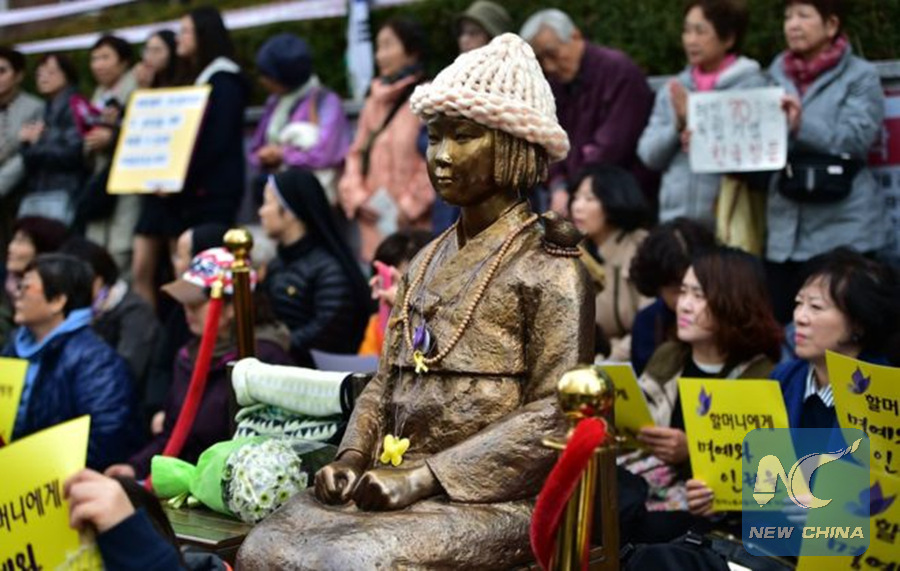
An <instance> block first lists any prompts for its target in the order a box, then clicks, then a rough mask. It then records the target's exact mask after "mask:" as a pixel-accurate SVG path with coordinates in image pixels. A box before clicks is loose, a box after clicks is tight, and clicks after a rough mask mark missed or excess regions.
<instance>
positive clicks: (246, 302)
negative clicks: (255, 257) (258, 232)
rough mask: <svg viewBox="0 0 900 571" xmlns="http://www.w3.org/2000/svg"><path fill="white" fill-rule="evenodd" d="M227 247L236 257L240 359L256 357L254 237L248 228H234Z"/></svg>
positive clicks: (235, 288) (236, 311)
mask: <svg viewBox="0 0 900 571" xmlns="http://www.w3.org/2000/svg"><path fill="white" fill-rule="evenodd" d="M224 240H225V247H226V248H228V250H229V251H230V252H231V254H232V255H233V256H234V265H233V266H231V272H232V275H233V276H234V300H233V303H234V315H235V325H236V326H237V343H238V358H239V359H244V358H246V357H254V356H255V355H256V337H255V336H254V334H253V321H254V319H253V317H254V316H253V292H252V290H251V289H250V250H252V249H253V235H252V234H250V231H249V230H247V229H246V228H232V229H231V230H229V231H228V232H226V233H225V239H224Z"/></svg>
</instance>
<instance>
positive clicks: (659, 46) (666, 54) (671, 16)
mask: <svg viewBox="0 0 900 571" xmlns="http://www.w3.org/2000/svg"><path fill="white" fill-rule="evenodd" d="M470 2H471V0H423V1H422V2H418V3H414V4H409V5H404V6H399V7H394V8H384V9H378V10H374V11H373V13H372V29H373V37H374V34H375V30H377V27H378V26H379V25H380V24H381V23H382V22H384V21H385V20H387V19H388V18H390V17H392V16H401V15H402V16H409V17H412V18H414V19H416V20H418V21H419V22H420V23H422V24H423V26H425V28H426V29H427V30H428V31H429V41H430V49H431V53H430V54H429V58H428V69H429V72H430V73H431V74H434V73H437V72H438V71H439V70H440V69H441V68H442V67H444V66H445V65H447V64H448V63H450V62H451V61H452V60H453V58H454V57H455V55H456V49H457V48H456V40H455V38H454V34H453V19H454V15H455V14H458V13H459V12H461V11H463V10H465V8H466V7H467V6H468V5H469V4H470ZM501 2H502V0H501ZM254 3H255V4H264V3H266V2H260V1H256V2H248V1H247V0H243V1H241V0H221V1H219V2H216V3H215V4H216V5H217V6H218V7H219V8H220V9H223V10H225V9H228V8H234V7H238V6H241V7H243V6H247V5H249V4H254ZM502 3H503V4H504V5H505V6H506V7H507V10H509V12H510V14H511V16H512V17H513V20H514V22H515V25H516V27H517V28H518V26H520V25H521V24H522V23H523V22H524V21H525V19H526V18H527V17H528V16H529V15H530V14H532V13H533V12H534V11H536V10H538V9H541V8H547V7H557V8H561V9H563V10H566V11H567V12H568V13H569V14H570V15H571V16H572V18H573V19H574V20H575V22H576V24H577V25H578V26H579V27H580V28H581V30H582V31H583V33H584V34H585V36H586V37H587V38H589V39H590V40H592V41H595V42H597V43H600V44H604V45H608V46H612V47H616V48H618V49H621V50H623V51H625V52H626V53H628V54H629V55H630V56H631V57H632V58H633V59H634V60H635V61H636V62H637V63H638V65H640V66H641V67H642V68H643V69H644V70H645V72H646V73H647V74H648V75H664V74H671V73H675V72H677V71H678V70H680V69H681V68H682V67H683V66H684V54H683V52H682V49H681V21H682V6H683V4H682V2H681V0H568V1H562V0H513V1H507V2H502ZM192 4H193V3H187V5H184V4H183V3H181V2H167V1H160V0H154V1H146V2H138V3H136V4H131V5H125V6H121V7H117V8H112V9H108V10H105V11H103V12H102V13H101V14H99V15H95V16H84V17H81V18H70V19H68V20H66V21H63V22H61V23H60V24H59V25H54V26H53V27H52V28H51V29H49V30H48V31H47V32H49V33H47V32H45V33H43V34H40V33H30V34H26V35H22V34H18V35H17V36H15V35H9V36H7V35H6V34H4V35H5V36H7V37H5V38H4V40H3V41H7V42H18V41H24V40H26V39H28V40H30V39H39V38H41V37H59V36H64V35H70V34H77V33H86V32H91V31H97V30H103V29H109V28H112V27H118V26H127V25H135V24H142V23H143V24H146V23H150V22H154V21H164V20H167V19H173V18H177V17H179V16H180V15H182V14H184V13H185V12H186V11H187V10H188V9H189V8H190V6H191V5H192ZM845 4H847V5H848V7H849V13H848V15H847V18H846V30H847V33H848V35H849V36H850V39H851V42H852V44H853V47H854V50H855V51H856V53H857V54H860V55H863V56H864V57H866V58H868V59H870V60H885V59H898V58H900V0H845ZM197 5H199V3H198V4H197ZM748 5H749V6H750V11H751V21H750V30H749V33H748V35H747V38H746V39H745V42H744V53H745V54H746V55H748V56H750V57H752V58H755V59H757V60H759V61H760V63H762V64H763V65H764V66H766V65H768V63H769V62H770V61H771V60H772V58H773V57H774V56H775V54H777V53H778V52H779V51H780V50H782V49H783V46H784V38H783V34H782V19H783V12H784V9H783V5H784V4H783V0H748ZM346 26H347V23H346V19H345V18H331V19H325V20H313V21H303V22H288V23H283V24H277V25H272V26H264V27H259V28H253V29H248V30H240V31H237V32H235V33H234V34H233V37H234V40H235V44H236V46H237V49H238V52H239V54H240V58H239V59H240V60H241V62H240V63H242V64H243V65H244V67H245V69H246V70H247V72H248V73H249V74H250V75H251V76H252V75H253V73H254V71H255V70H254V66H253V60H254V55H255V53H256V50H257V49H258V48H259V47H260V46H261V45H262V43H263V42H264V41H265V40H266V39H267V38H269V37H270V36H272V35H273V34H276V33H278V32H292V33H296V34H298V35H300V36H302V37H304V38H306V39H307V41H309V42H310V44H311V45H312V47H313V49H314V51H315V54H316V70H317V73H318V74H319V76H320V77H321V79H322V80H323V81H324V82H325V83H326V84H327V85H329V86H331V87H332V88H333V89H335V90H337V91H338V92H340V93H341V94H343V95H344V96H347V95H348V93H349V90H348V85H347V78H346V72H345V65H344V51H345V49H346ZM73 55H74V56H75V58H76V59H77V61H78V63H79V67H80V68H81V69H82V70H83V77H82V87H83V88H84V90H85V92H87V93H90V91H91V90H92V87H91V81H90V72H89V68H88V60H87V54H86V52H79V53H76V54H73ZM263 98H264V93H263V92H262V90H261V89H260V88H259V86H256V87H255V92H254V103H260V102H261V101H262V100H263Z"/></svg>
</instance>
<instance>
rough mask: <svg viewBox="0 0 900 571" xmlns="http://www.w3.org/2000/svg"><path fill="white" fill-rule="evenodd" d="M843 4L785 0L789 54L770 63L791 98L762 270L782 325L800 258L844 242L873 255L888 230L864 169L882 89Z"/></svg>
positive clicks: (877, 128)
mask: <svg viewBox="0 0 900 571" xmlns="http://www.w3.org/2000/svg"><path fill="white" fill-rule="evenodd" d="M844 4H845V3H844V2H842V1H841V0H802V1H798V0H790V1H788V2H786V5H787V7H786V9H785V12H784V36H785V40H786V42H787V50H786V51H784V52H783V53H781V54H780V55H778V56H777V57H776V58H775V60H774V61H773V62H772V65H771V66H770V67H769V74H770V75H771V76H772V78H773V79H774V80H775V82H776V83H777V84H778V85H780V86H782V87H784V89H785V91H786V93H787V95H786V96H785V98H784V101H783V105H784V110H785V113H786V114H787V119H788V126H789V129H790V138H789V147H788V167H786V168H785V170H784V171H782V172H781V173H779V174H778V175H777V176H776V177H774V179H773V181H772V185H771V187H770V189H769V203H768V211H767V216H768V227H769V233H768V238H767V243H766V261H767V262H768V263H767V266H766V273H767V274H768V282H769V289H770V293H771V296H772V300H773V304H774V305H775V314H776V316H777V317H778V319H779V320H780V321H781V322H782V323H787V322H788V321H789V320H790V315H791V311H792V308H793V304H792V302H793V300H794V295H795V294H796V293H797V290H798V289H799V288H800V286H801V285H802V281H801V278H802V272H803V267H802V266H803V263H804V262H805V261H807V260H809V259H810V258H812V257H813V256H816V255H818V254H822V253H824V252H825V251H827V250H829V249H831V248H834V247H836V246H844V245H847V246H852V247H853V248H854V249H855V250H857V251H860V252H864V253H867V254H868V253H875V252H877V251H878V250H880V249H881V248H882V247H883V246H884V245H885V244H886V243H887V240H888V232H889V231H890V230H889V226H888V222H887V217H886V216H885V212H886V209H885V208H884V198H883V197H882V196H881V193H880V187H879V184H878V182H877V181H876V180H875V177H874V176H873V175H872V172H871V170H869V169H868V168H867V167H866V159H867V156H868V153H869V149H871V148H872V145H873V144H874V143H875V141H876V140H877V139H878V137H879V136H880V133H881V129H882V118H883V116H884V93H883V91H882V88H881V82H880V79H879V75H878V71H877V70H876V69H875V67H874V66H872V64H870V63H869V62H867V61H865V60H863V59H862V58H860V57H857V56H856V55H854V54H853V49H852V48H851V46H850V42H849V41H848V39H847V37H846V36H845V35H844V34H843V33H842V29H843V25H844ZM789 174H790V175H792V176H788V175H789ZM809 180H813V181H814V184H813V185H812V188H806V186H804V187H803V188H802V189H801V191H800V192H796V190H797V189H796V185H794V184H792V183H791V181H809ZM810 191H812V192H810Z"/></svg>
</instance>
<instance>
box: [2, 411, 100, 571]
mask: <svg viewBox="0 0 900 571" xmlns="http://www.w3.org/2000/svg"><path fill="white" fill-rule="evenodd" d="M90 421H91V419H90V417H89V416H82V417H80V418H76V419H75V420H70V421H68V422H64V423H63V424H59V425H57V426H54V427H53V428H48V429H46V430H42V431H41V432H38V433H36V434H32V435H31V436H27V437H25V438H22V439H21V440H17V441H16V442H13V443H12V444H9V445H7V446H5V447H4V448H0V466H2V467H3V476H2V477H0V564H2V566H3V569H57V568H58V567H60V566H64V567H66V566H67V567H66V568H73V565H72V564H73V563H74V562H76V561H78V560H84V559H91V557H92V556H93V555H92V549H90V548H82V547H81V546H80V541H79V537H78V532H77V531H75V530H73V529H71V528H70V527H69V508H68V503H67V502H66V501H65V499H64V498H63V484H64V483H65V481H66V478H68V477H69V476H71V475H73V474H75V473H76V472H78V471H79V470H80V469H82V468H84V464H85V460H86V459H87V447H88V433H89V431H90V425H91V422H90ZM74 568H84V567H80V566H79V565H74Z"/></svg>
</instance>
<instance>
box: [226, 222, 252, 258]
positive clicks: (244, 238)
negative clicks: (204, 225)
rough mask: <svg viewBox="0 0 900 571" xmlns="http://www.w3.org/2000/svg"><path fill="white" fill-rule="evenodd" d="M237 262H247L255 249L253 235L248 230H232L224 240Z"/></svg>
mask: <svg viewBox="0 0 900 571" xmlns="http://www.w3.org/2000/svg"><path fill="white" fill-rule="evenodd" d="M222 240H223V242H225V247H226V248H228V251H229V252H231V254H232V255H233V256H234V259H235V261H236V262H238V261H244V260H247V259H248V258H249V257H250V251H251V250H252V249H253V234H251V233H250V231H249V230H247V229H246V228H241V227H239V228H232V229H231V230H229V231H228V232H226V233H225V236H224V238H223V239H222Z"/></svg>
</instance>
